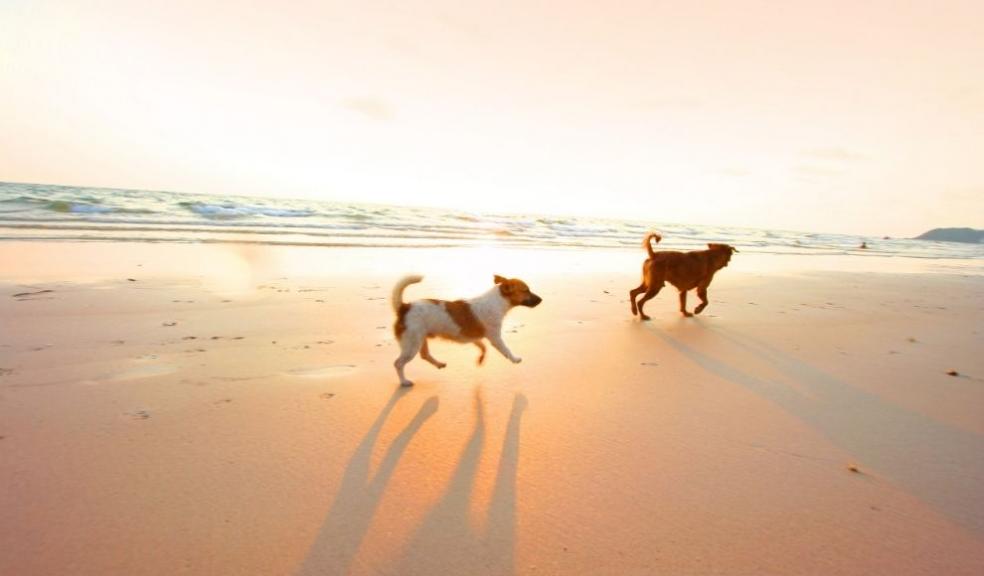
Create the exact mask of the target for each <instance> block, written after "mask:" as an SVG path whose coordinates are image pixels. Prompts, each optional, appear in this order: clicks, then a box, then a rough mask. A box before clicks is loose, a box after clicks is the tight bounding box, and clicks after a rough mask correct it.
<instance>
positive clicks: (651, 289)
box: [639, 282, 663, 320]
mask: <svg viewBox="0 0 984 576" xmlns="http://www.w3.org/2000/svg"><path fill="white" fill-rule="evenodd" d="M662 289H663V283H662V282H660V283H658V284H654V285H653V286H650V287H649V289H648V290H646V293H645V294H644V295H643V296H642V298H640V299H639V318H641V319H643V320H649V316H646V313H645V312H643V311H642V307H643V305H644V304H645V303H646V302H648V301H650V300H652V298H653V297H654V296H656V295H657V294H659V291H660V290H662Z"/></svg>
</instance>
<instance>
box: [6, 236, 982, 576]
mask: <svg viewBox="0 0 984 576" xmlns="http://www.w3.org/2000/svg"><path fill="white" fill-rule="evenodd" d="M642 259H643V252H642V250H641V249H640V250H639V251H638V252H631V251H623V250H594V251H574V250H540V251H537V250H497V249H494V248H487V249H481V248H476V249H461V250H455V249H413V250H409V249H408V250H400V249H387V250H383V249H367V248H356V249H337V248H336V249H324V248H304V247H295V248H290V247H280V248H263V247H230V246H222V245H195V244H138V243H124V242H115V243H69V242H62V243H44V242H26V243H21V242H5V243H0V262H2V263H3V264H2V266H0V510H2V511H3V512H2V514H0V574H4V575H11V576H13V575H48V574H51V575H55V574H58V575H61V574H73V575H104V574H130V575H172V574H195V575H199V574H200V575H206V574H243V575H246V574H256V575H260V574H285V575H286V574H298V575H315V574H323V575H342V574H353V575H370V574H385V575H401V576H402V575H434V574H453V575H458V574H461V575H464V574H468V575H477V574H488V575H511V574H516V575H530V574H558V575H574V574H585V575H607V574H610V575H620V576H624V575H632V574H638V575H643V574H824V575H834V574H857V575H862V574H864V575H869V574H949V575H958V574H967V575H979V574H982V573H984V488H982V487H984V418H982V415H984V358H982V356H981V351H982V350H984V334H982V330H984V327H982V325H981V318H982V317H984V276H981V275H979V274H978V273H977V272H976V271H973V273H966V272H961V270H960V269H959V268H955V269H954V270H953V272H952V273H940V272H926V271H921V270H918V269H915V270H914V269H909V268H907V265H900V264H898V263H892V262H889V261H888V260H890V259H883V260H875V259H864V258H855V259H854V260H853V261H852V262H855V264H853V265H851V266H846V265H841V264H842V263H843V260H830V261H822V260H821V259H819V258H813V259H811V261H810V262H804V261H803V260H802V259H800V260H797V259H795V258H793V257H790V258H787V259H784V258H782V257H779V256H748V257H745V255H743V254H738V255H736V256H735V259H734V260H733V261H732V265H731V266H730V267H729V268H727V269H725V270H723V271H722V272H721V273H720V274H719V276H718V277H717V279H716V280H715V282H714V284H713V285H712V286H711V290H710V300H711V304H710V306H709V307H708V308H707V310H706V311H705V313H704V314H702V315H701V316H700V317H697V318H683V317H681V316H680V315H679V313H678V312H677V309H676V295H675V292H674V291H673V290H672V289H666V290H664V292H663V293H661V294H660V295H659V296H658V297H657V298H656V299H654V300H653V301H652V302H650V303H649V304H648V305H647V312H648V313H649V314H650V315H651V316H652V321H650V322H640V321H639V320H637V319H636V318H633V317H632V316H631V314H630V312H629V305H628V302H627V292H628V290H629V289H630V288H632V287H633V286H635V285H636V284H637V283H638V273H639V271H638V269H639V265H640V263H641V261H642ZM858 262H860V264H859V263H858ZM408 273H420V274H424V275H425V280H424V282H423V283H422V284H420V285H415V286H413V287H411V288H410V289H408V291H407V297H408V298H409V299H413V298H423V297H436V298H459V297H468V296H472V295H475V294H477V293H479V292H481V291H484V290H485V289H487V288H488V287H489V286H491V282H492V275H493V274H503V275H507V276H518V277H521V278H523V279H524V280H526V281H527V282H528V283H529V285H530V287H531V288H533V290H534V291H536V292H537V293H538V294H540V295H541V296H542V297H543V298H544V303H543V304H542V305H541V306H539V307H538V308H536V309H532V310H530V309H517V310H515V311H513V312H512V313H511V314H510V315H509V316H508V319H507V322H506V328H505V339H506V341H507V342H508V344H509V346H510V347H511V348H512V350H513V351H514V352H515V353H516V354H518V355H519V356H522V358H523V362H522V363H521V364H519V365H513V364H511V363H509V362H508V361H507V360H505V359H504V358H502V357H501V356H500V355H498V354H497V353H495V352H494V351H492V350H490V352H489V357H488V360H487V361H486V363H485V365H484V366H482V367H477V366H476V365H475V360H476V350H475V349H474V347H472V346H461V345H456V344H453V343H448V342H440V341H438V342H436V343H435V344H434V345H433V346H432V351H433V353H434V355H435V356H436V357H437V358H439V359H441V360H443V361H445V362H447V363H448V367H447V368H446V369H444V370H440V371H439V370H437V369H435V368H434V367H432V366H431V365H429V364H427V363H425V362H423V361H422V360H420V359H419V358H418V359H416V360H414V361H413V362H412V363H411V364H410V365H409V366H408V367H407V373H408V376H409V377H410V378H411V379H413V380H414V381H415V382H416V386H414V387H413V388H408V389H401V388H399V387H398V385H397V384H398V381H397V378H396V374H395V372H394V370H393V366H392V362H393V360H394V359H395V357H396V355H397V346H396V344H395V343H394V341H393V336H392V323H393V312H392V310H391V308H390V303H389V300H388V299H389V293H390V288H391V286H392V285H393V283H394V282H395V281H396V280H397V279H398V278H399V277H401V276H403V275H404V274H408ZM695 300H696V299H695V298H692V299H691V301H692V302H693V301H695ZM948 371H955V372H956V375H950V374H948Z"/></svg>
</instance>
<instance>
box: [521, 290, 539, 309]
mask: <svg viewBox="0 0 984 576" xmlns="http://www.w3.org/2000/svg"><path fill="white" fill-rule="evenodd" d="M540 302H543V298H540V297H539V296H537V295H536V294H533V293H530V297H529V298H527V299H526V300H523V306H529V307H530V308H536V306H537V304H539V303H540Z"/></svg>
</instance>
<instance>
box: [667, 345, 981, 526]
mask: <svg viewBox="0 0 984 576" xmlns="http://www.w3.org/2000/svg"><path fill="white" fill-rule="evenodd" d="M648 329H649V330H651V331H652V332H653V333H654V334H656V335H657V336H659V337H660V338H662V339H663V340H664V341H666V343H667V344H669V345H670V346H671V347H672V348H673V349H675V350H677V351H678V352H680V353H681V354H683V355H684V356H686V357H687V358H689V359H690V360H692V361H694V362H695V363H696V364H697V365H699V366H700V367H702V368H703V369H705V370H707V371H708V372H710V373H712V374H715V375H716V376H718V377H721V378H723V379H725V380H728V381H730V382H733V383H735V384H738V385H740V386H743V387H745V388H747V389H749V390H751V391H752V392H754V393H756V394H758V395H760V396H762V397H764V398H766V399H768V400H770V401H772V402H774V403H775V404H777V405H779V406H780V407H782V408H783V409H785V410H787V411H788V412H789V413H791V414H792V415H794V416H796V417H798V418H800V419H801V420H803V421H804V422H806V423H808V424H810V425H811V426H812V427H814V428H815V429H817V430H818V431H820V432H821V433H822V434H824V436H826V437H827V438H828V439H829V440H830V441H831V442H833V443H834V444H836V445H837V446H839V447H841V448H842V449H845V450H847V451H849V452H851V453H852V454H854V455H856V456H857V457H858V458H859V459H860V460H861V462H862V463H863V465H864V466H865V467H870V468H871V469H872V470H874V471H877V472H879V473H880V474H883V475H884V476H885V477H887V478H888V479H890V480H891V481H893V482H895V483H896V484H898V485H899V486H901V487H903V488H904V489H906V490H908V491H909V492H911V493H912V494H914V495H915V496H917V497H919V498H920V499H922V500H923V501H924V502H926V503H928V504H930V505H931V506H933V507H934V508H935V509H936V510H938V511H939V512H941V513H942V514H944V515H945V516H947V517H949V518H950V519H952V520H954V521H956V522H958V523H959V524H961V525H963V526H965V527H967V528H970V529H971V530H973V531H976V532H977V533H978V534H984V491H982V490H981V486H984V437H981V436H980V435H977V434H974V433H972V432H968V431H965V430H960V429H957V428H953V427H951V426H947V425H946V424H943V423H941V422H939V421H936V420H933V419H931V418H929V417H926V416H924V415H921V414H918V413H914V412H911V411H908V410H906V409H904V408H901V407H899V406H896V405H893V404H891V403H889V402H886V401H884V400H883V399H881V398H879V397H878V396H875V395H873V394H870V393H868V392H865V391H863V390H860V389H858V388H857V387H854V386H851V385H850V384H847V383H845V382H842V381H840V380H837V379H836V378H834V377H832V376H830V375H829V374H826V373H824V372H822V371H821V370H818V369H816V368H814V367H813V366H810V365H808V364H806V363H804V362H802V361H800V360H798V359H796V358H793V357H791V356H789V355H787V354H785V353H783V352H781V351H779V350H776V349H775V348H774V347H771V346H769V345H767V344H764V343H761V342H758V341H756V340H754V339H752V338H749V337H747V336H744V335H741V334H736V333H734V332H733V331H729V330H727V329H724V328H718V327H715V328H710V327H705V329H706V330H708V332H709V333H711V334H713V335H715V336H718V337H720V338H721V339H722V340H725V341H727V342H728V343H729V344H731V345H733V346H736V347H738V348H739V349H740V350H741V351H742V352H743V353H747V354H751V355H754V356H756V357H758V358H760V359H762V360H764V361H766V362H768V363H769V364H770V365H771V366H772V367H774V368H775V369H776V370H778V371H779V372H780V373H781V374H783V375H784V376H785V377H786V378H787V379H789V380H790V381H792V382H795V383H797V384H798V385H800V386H802V389H803V390H805V391H806V392H807V394H804V393H802V392H801V391H799V390H796V389H795V388H792V387H789V386H783V385H781V384H778V383H775V382H770V381H768V380H765V379H763V378H760V377H758V376H754V375H752V374H749V373H748V372H746V371H744V370H742V369H741V368H738V367H735V366H732V365H729V364H728V363H727V362H724V361H722V360H719V359H717V358H714V357H712V356H710V355H709V354H707V353H705V352H702V351H700V350H697V349H695V348H693V347H692V346H689V345H687V344H685V343H684V342H682V341H680V340H678V339H676V338H674V337H673V336H671V335H669V334H666V333H664V332H663V331H661V330H659V329H658V328H655V327H648Z"/></svg>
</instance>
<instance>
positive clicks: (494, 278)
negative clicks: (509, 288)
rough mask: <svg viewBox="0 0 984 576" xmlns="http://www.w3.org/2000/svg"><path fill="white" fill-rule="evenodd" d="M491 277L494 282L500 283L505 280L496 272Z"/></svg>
mask: <svg viewBox="0 0 984 576" xmlns="http://www.w3.org/2000/svg"><path fill="white" fill-rule="evenodd" d="M492 279H493V280H495V283H496V284H502V283H503V282H505V281H506V279H505V278H503V277H502V276H499V275H498V274H496V275H495V276H494V277H493V278H492Z"/></svg>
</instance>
